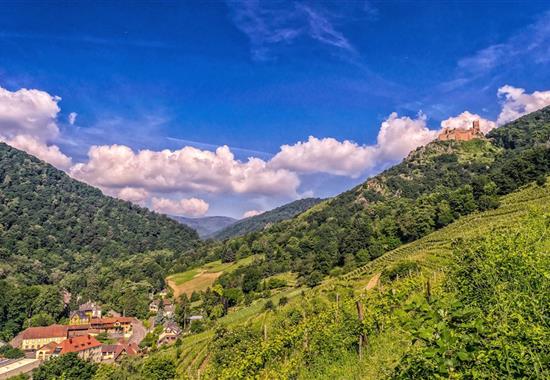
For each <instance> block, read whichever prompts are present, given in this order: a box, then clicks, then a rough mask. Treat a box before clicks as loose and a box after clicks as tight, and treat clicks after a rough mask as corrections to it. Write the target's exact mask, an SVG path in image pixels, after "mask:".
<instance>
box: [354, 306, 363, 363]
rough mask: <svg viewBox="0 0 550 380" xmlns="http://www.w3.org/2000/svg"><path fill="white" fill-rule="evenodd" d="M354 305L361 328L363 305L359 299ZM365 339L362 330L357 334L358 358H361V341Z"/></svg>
mask: <svg viewBox="0 0 550 380" xmlns="http://www.w3.org/2000/svg"><path fill="white" fill-rule="evenodd" d="M355 304H356V306H357V316H358V317H359V322H360V324H361V328H362V327H363V319H364V318H365V316H364V315H363V305H362V304H361V301H357V302H356V303H355ZM364 341H365V337H364V335H363V332H362V331H361V333H360V334H359V347H358V349H359V360H361V359H363V343H364Z"/></svg>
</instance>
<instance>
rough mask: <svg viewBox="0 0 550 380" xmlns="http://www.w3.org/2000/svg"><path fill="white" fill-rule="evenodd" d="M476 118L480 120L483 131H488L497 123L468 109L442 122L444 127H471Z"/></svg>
mask: <svg viewBox="0 0 550 380" xmlns="http://www.w3.org/2000/svg"><path fill="white" fill-rule="evenodd" d="M475 120H479V128H480V129H481V132H483V133H487V132H489V131H490V130H492V129H494V128H496V123H495V122H494V121H491V120H487V119H484V118H482V117H481V116H479V115H478V114H475V113H470V112H468V111H464V112H462V113H461V114H460V115H458V116H455V117H450V118H448V119H447V120H443V121H442V122H441V127H442V128H451V129H454V128H463V129H470V128H471V127H472V124H473V122H474V121H475Z"/></svg>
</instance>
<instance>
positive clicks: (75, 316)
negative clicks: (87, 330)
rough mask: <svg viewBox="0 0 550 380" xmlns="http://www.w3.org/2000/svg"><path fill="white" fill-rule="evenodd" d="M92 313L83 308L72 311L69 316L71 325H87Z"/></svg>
mask: <svg viewBox="0 0 550 380" xmlns="http://www.w3.org/2000/svg"><path fill="white" fill-rule="evenodd" d="M91 319H92V318H91V317H90V314H88V313H86V312H85V311H82V310H77V311H72V312H71V314H70V316H69V323H70V324H71V325H85V324H88V323H90V320H91Z"/></svg>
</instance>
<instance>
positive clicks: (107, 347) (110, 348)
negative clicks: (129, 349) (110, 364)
mask: <svg viewBox="0 0 550 380" xmlns="http://www.w3.org/2000/svg"><path fill="white" fill-rule="evenodd" d="M117 348H118V345H117V344H104V345H102V346H101V352H102V353H109V352H112V353H115V352H116V351H117Z"/></svg>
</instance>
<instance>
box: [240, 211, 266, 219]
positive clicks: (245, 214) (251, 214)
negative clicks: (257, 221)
mask: <svg viewBox="0 0 550 380" xmlns="http://www.w3.org/2000/svg"><path fill="white" fill-rule="evenodd" d="M260 214H263V211H259V210H248V211H247V212H245V213H244V214H243V218H250V217H252V216H256V215H260Z"/></svg>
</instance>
